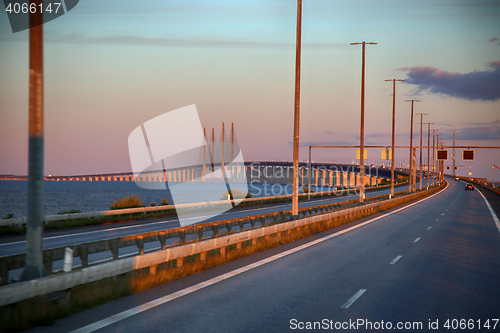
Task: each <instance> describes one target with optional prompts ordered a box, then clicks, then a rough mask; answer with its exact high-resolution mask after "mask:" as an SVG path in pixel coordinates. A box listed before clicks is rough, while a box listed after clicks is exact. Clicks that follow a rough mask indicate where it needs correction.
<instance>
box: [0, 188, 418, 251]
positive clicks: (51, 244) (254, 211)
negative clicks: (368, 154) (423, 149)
mask: <svg viewBox="0 0 500 333" xmlns="http://www.w3.org/2000/svg"><path fill="white" fill-rule="evenodd" d="M418 185H419V183H417V187H418ZM407 189H408V185H402V186H399V187H396V188H395V191H396V192H398V191H405V190H407ZM388 193H390V189H383V190H374V191H369V192H366V197H371V196H377V195H381V194H388ZM358 197H359V196H358V195H355V194H352V195H348V196H339V197H335V196H334V197H330V198H323V199H311V200H309V201H308V200H301V201H299V207H300V208H303V207H310V206H316V205H322V204H328V203H334V202H340V201H345V200H353V199H356V198H358ZM290 209H292V204H291V203H281V204H275V205H268V206H255V207H247V208H243V209H238V208H236V209H231V210H229V211H227V212H225V213H223V214H220V215H218V216H216V217H213V218H210V219H208V220H206V221H203V222H210V221H220V220H226V219H232V218H239V217H246V216H252V215H258V214H267V213H272V212H277V211H283V210H290ZM177 227H179V221H178V220H177V217H176V216H170V217H166V218H162V219H160V220H155V221H144V220H143V221H138V222H128V223H123V224H119V225H118V224H117V225H113V226H109V225H108V226H98V227H84V228H78V229H67V230H64V229H60V230H58V231H57V232H46V233H45V235H44V238H43V248H44V249H51V248H57V247H63V246H71V245H77V244H82V243H86V242H93V241H98V240H103V239H109V238H116V237H123V236H130V235H136V234H140V233H145V232H151V231H158V230H165V229H170V228H177ZM149 246H151V244H150V245H149ZM131 250H132V249H131ZM136 250H137V249H134V250H133V251H136ZM145 250H146V251H147V250H148V248H147V247H146V248H145ZM25 252H26V241H25V236H24V235H23V236H16V237H6V238H1V239H0V257H4V256H8V255H14V254H19V253H25ZM100 259H102V258H98V259H97V260H100Z"/></svg>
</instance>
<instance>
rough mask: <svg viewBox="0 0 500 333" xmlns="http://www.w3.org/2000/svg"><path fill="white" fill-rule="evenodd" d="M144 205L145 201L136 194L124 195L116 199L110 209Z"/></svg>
mask: <svg viewBox="0 0 500 333" xmlns="http://www.w3.org/2000/svg"><path fill="white" fill-rule="evenodd" d="M136 207H144V201H143V200H142V199H141V198H139V197H138V196H136V195H135V194H132V195H129V196H128V197H127V196H124V197H123V198H122V199H119V200H118V201H115V202H113V203H112V204H111V207H110V209H111V210H114V209H125V208H136Z"/></svg>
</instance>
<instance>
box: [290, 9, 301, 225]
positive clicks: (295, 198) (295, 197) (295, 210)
mask: <svg viewBox="0 0 500 333" xmlns="http://www.w3.org/2000/svg"><path fill="white" fill-rule="evenodd" d="M301 25H302V0H297V43H296V52H295V110H294V121H293V191H292V192H293V194H292V219H297V218H298V216H299V125H300V50H301Z"/></svg>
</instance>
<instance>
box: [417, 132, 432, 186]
mask: <svg viewBox="0 0 500 333" xmlns="http://www.w3.org/2000/svg"><path fill="white" fill-rule="evenodd" d="M425 124H427V189H429V183H430V181H431V169H430V160H431V156H430V149H431V148H430V144H431V124H434V123H425ZM420 181H422V180H420Z"/></svg>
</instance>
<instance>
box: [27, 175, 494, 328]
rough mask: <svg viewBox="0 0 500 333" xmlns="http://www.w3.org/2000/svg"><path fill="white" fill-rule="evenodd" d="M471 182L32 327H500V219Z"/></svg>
mask: <svg viewBox="0 0 500 333" xmlns="http://www.w3.org/2000/svg"><path fill="white" fill-rule="evenodd" d="M463 185H464V184H463V182H461V181H450V184H449V186H448V188H447V189H446V190H444V191H442V192H440V193H439V194H436V195H434V196H432V197H431V198H428V199H424V200H422V201H419V202H418V203H413V204H410V205H407V206H405V208H397V209H395V210H392V211H391V212H389V213H387V212H385V213H381V214H378V215H377V216H376V217H374V216H371V217H368V218H365V219H362V220H358V221H355V222H352V223H350V224H347V225H345V226H343V227H342V228H340V229H339V228H336V229H334V230H330V231H328V232H323V233H320V234H316V235H314V236H311V237H307V238H304V239H302V240H299V241H296V242H292V243H288V244H284V245H282V246H279V247H276V248H273V249H271V250H268V251H264V252H261V253H257V254H254V255H252V256H248V257H245V258H242V259H239V260H236V261H232V262H229V263H226V264H224V265H221V266H219V267H215V268H212V269H209V270H206V271H203V272H200V273H197V274H193V275H191V276H188V277H186V278H183V279H179V280H176V281H173V282H171V283H168V284H165V285H162V286H159V287H156V288H152V289H149V290H147V291H145V292H141V293H137V294H134V295H130V296H127V297H124V298H121V299H117V300H115V301H112V302H109V303H107V304H104V305H101V306H99V307H96V308H93V309H90V310H87V311H83V312H81V313H78V314H75V315H73V316H71V317H68V318H64V319H61V320H59V321H57V322H56V323H55V324H53V325H52V326H47V327H40V328H37V329H34V330H32V331H33V332H68V331H72V330H76V329H80V328H85V327H87V328H88V325H94V327H93V329H90V330H86V331H88V332H90V331H94V329H99V330H98V331H99V332H289V331H310V330H307V329H300V328H307V327H308V325H311V327H314V325H316V328H317V331H322V330H321V329H320V328H323V329H325V330H326V331H328V330H330V331H335V332H386V331H401V332H418V331H421V332H458V331H462V330H461V329H460V325H462V327H464V326H463V325H465V327H466V329H464V331H465V330H467V331H469V332H482V331H493V332H495V331H500V323H499V322H498V319H500V283H499V281H500V232H499V231H500V230H499V227H498V226H497V225H496V224H495V221H494V219H493V217H492V215H491V213H490V211H489V209H488V208H487V205H486V203H485V201H484V200H483V198H482V196H481V194H480V193H479V191H477V190H476V191H464V187H463ZM125 311H126V312H125ZM112 316H113V317H112ZM315 322H317V323H316V324H315ZM308 323H309V324H308ZM389 325H390V329H388V328H389ZM447 325H449V327H450V328H449V329H448V328H447V327H446V326H447ZM486 325H489V329H487V326H486ZM494 326H495V327H494ZM398 327H401V328H402V329H400V330H398V329H397V328H398ZM405 327H406V329H405ZM434 327H435V328H437V329H432V328H434ZM91 328H92V327H91ZM336 328H337V329H336ZM454 328H457V329H454Z"/></svg>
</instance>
